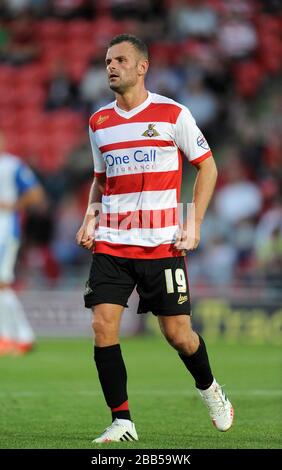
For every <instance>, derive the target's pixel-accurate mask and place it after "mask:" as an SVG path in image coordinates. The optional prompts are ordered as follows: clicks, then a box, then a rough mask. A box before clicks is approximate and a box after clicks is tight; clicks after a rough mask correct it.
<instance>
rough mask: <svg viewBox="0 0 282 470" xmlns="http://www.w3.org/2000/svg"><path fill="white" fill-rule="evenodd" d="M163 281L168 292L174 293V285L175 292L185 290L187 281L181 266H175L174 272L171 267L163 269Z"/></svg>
mask: <svg viewBox="0 0 282 470" xmlns="http://www.w3.org/2000/svg"><path fill="white" fill-rule="evenodd" d="M174 281H175V282H174ZM165 282H166V291H167V293H168V294H174V292H175V285H176V292H187V282H186V278H185V273H184V270H183V269H182V268H177V269H176V270H175V271H174V272H173V270H172V269H165Z"/></svg>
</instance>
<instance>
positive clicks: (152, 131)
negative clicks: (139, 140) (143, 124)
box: [142, 124, 160, 137]
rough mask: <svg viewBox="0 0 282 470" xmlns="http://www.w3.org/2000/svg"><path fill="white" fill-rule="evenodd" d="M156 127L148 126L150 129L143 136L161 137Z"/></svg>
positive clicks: (153, 125)
mask: <svg viewBox="0 0 282 470" xmlns="http://www.w3.org/2000/svg"><path fill="white" fill-rule="evenodd" d="M155 125H156V124H148V129H147V130H146V131H145V132H143V134H142V135H143V136H144V137H157V136H159V135H160V134H159V133H158V131H157V130H156V129H155Z"/></svg>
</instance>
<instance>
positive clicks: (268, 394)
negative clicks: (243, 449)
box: [0, 389, 282, 398]
mask: <svg viewBox="0 0 282 470" xmlns="http://www.w3.org/2000/svg"><path fill="white" fill-rule="evenodd" d="M128 393H129V395H151V396H160V395H162V396H170V395H176V396H188V397H192V396H197V395H196V391H195V390H129V391H128ZM50 395H55V396H75V395H84V396H102V392H100V391H99V390H76V391H75V390H74V391H73V392H66V391H63V392H61V391H57V390H49V391H42V392H41V391H38V392H35V391H28V390H22V391H20V392H10V391H8V390H7V392H3V391H1V392H0V398H1V397H7V396H9V397H21V398H24V397H27V398H29V397H41V396H50ZM232 395H233V396H239V397H249V396H265V397H281V396H282V390H278V389H277V390H260V389H257V390H228V396H232Z"/></svg>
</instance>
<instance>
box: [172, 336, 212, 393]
mask: <svg viewBox="0 0 282 470" xmlns="http://www.w3.org/2000/svg"><path fill="white" fill-rule="evenodd" d="M198 336H199V340H200V344H199V347H198V349H197V351H196V352H195V353H194V354H192V355H191V356H185V355H184V354H181V353H178V355H179V357H180V359H181V360H182V361H183V362H184V364H185V366H186V368H187V369H188V370H189V372H190V374H192V376H193V377H194V379H195V382H196V387H197V388H200V389H201V390H206V389H207V388H209V387H210V385H211V384H212V382H213V375H212V371H211V368H210V363H209V358H208V353H207V350H206V345H205V342H204V340H203V338H202V337H201V336H200V335H198Z"/></svg>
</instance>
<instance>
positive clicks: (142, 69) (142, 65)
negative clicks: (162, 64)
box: [137, 58, 149, 75]
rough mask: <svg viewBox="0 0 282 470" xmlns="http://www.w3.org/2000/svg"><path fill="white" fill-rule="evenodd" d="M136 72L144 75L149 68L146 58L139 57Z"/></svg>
mask: <svg viewBox="0 0 282 470" xmlns="http://www.w3.org/2000/svg"><path fill="white" fill-rule="evenodd" d="M137 68H138V74H139V75H146V73H147V71H148V68H149V61H148V60H147V59H143V58H142V59H140V60H139V62H138V67H137Z"/></svg>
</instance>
